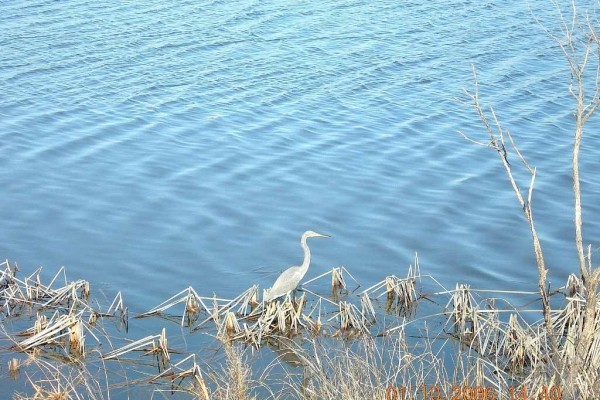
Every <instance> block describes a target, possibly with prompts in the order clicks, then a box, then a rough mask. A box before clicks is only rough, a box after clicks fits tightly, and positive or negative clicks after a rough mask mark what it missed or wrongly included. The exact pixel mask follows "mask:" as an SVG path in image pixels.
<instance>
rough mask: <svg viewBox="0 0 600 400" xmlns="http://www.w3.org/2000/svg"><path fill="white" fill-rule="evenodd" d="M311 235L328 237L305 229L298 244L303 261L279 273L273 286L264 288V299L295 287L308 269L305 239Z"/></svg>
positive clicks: (308, 251)
mask: <svg viewBox="0 0 600 400" xmlns="http://www.w3.org/2000/svg"><path fill="white" fill-rule="evenodd" d="M313 237H329V236H328V235H322V234H320V233H317V232H313V231H306V232H304V234H302V239H300V245H301V246H302V249H303V250H304V261H303V262H302V265H300V266H294V267H290V268H288V269H286V270H285V271H283V272H282V273H281V275H279V278H277V280H276V281H275V283H274V284H273V286H272V287H271V288H270V289H266V290H265V292H264V294H263V300H264V301H271V300H273V299H276V298H278V297H280V296H283V295H284V294H287V293H289V292H290V291H292V290H294V289H296V287H297V286H298V283H300V280H301V279H302V278H303V277H304V274H306V271H308V266H309V264H310V249H309V248H308V245H307V244H306V239H308V238H313Z"/></svg>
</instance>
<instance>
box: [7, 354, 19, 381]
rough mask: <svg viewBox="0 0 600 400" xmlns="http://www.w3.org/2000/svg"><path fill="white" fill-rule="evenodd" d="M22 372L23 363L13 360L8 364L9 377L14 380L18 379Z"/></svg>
mask: <svg viewBox="0 0 600 400" xmlns="http://www.w3.org/2000/svg"><path fill="white" fill-rule="evenodd" d="M20 370H21V362H20V361H19V359H17V358H13V359H11V360H10V361H9V362H8V376H10V377H11V378H12V379H17V378H18V377H19V372H20Z"/></svg>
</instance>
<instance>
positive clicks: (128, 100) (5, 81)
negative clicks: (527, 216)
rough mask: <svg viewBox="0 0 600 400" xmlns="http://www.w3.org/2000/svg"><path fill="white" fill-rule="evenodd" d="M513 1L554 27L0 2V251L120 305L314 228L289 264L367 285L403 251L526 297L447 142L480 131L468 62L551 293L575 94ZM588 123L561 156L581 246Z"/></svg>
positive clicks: (529, 282)
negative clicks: (515, 155) (343, 273)
mask: <svg viewBox="0 0 600 400" xmlns="http://www.w3.org/2000/svg"><path fill="white" fill-rule="evenodd" d="M590 3H592V2H590ZM580 7H581V8H583V7H584V6H583V5H582V6H580ZM532 14H535V15H537V16H539V17H540V19H541V20H542V21H544V22H547V23H549V24H550V25H551V26H552V24H555V23H556V21H557V14H556V10H555V9H554V8H553V6H551V5H550V4H549V2H546V1H532V2H530V4H529V5H528V4H526V3H525V2H522V1H512V0H511V1H466V0H461V1H458V0H450V1H395V0H394V1H388V0H382V1H376V2H368V1H360V0H336V1H318V2H317V1H278V0H273V1H269V0H267V1H249V0H243V1H236V0H232V1H178V2H170V1H167V2H161V3H160V4H152V2H142V1H124V2H114V3H107V4H103V5H99V4H98V3H96V2H92V1H72V2H68V3H65V2H55V1H27V2H24V1H11V2H3V3H1V4H0V46H1V49H2V50H1V52H0V188H2V191H1V195H0V221H1V225H0V258H2V259H3V258H8V259H10V260H12V261H16V262H18V263H19V265H20V267H21V268H22V269H23V270H24V271H31V270H33V269H34V268H37V267H38V266H43V267H44V270H45V273H46V274H48V275H51V274H53V273H54V272H55V271H56V270H57V269H58V268H59V267H60V266H63V265H64V266H66V267H67V271H68V274H69V277H71V278H73V279H75V278H84V279H87V280H89V281H90V282H91V284H92V289H97V288H100V289H102V290H103V291H106V292H108V293H113V294H114V293H115V292H116V291H118V290H121V291H123V295H124V298H125V301H126V302H127V303H128V305H129V306H130V308H131V309H132V310H133V311H134V312H136V311H145V310H147V309H149V308H151V307H152V306H154V305H156V304H158V303H160V302H162V301H163V300H165V299H166V298H168V297H170V296H171V295H173V294H175V293H177V292H179V291H180V290H181V289H183V288H185V287H187V286H193V287H194V288H195V289H196V291H197V292H198V293H200V294H204V295H211V294H212V293H216V294H218V295H219V296H221V297H229V296H232V295H233V294H237V293H239V292H241V291H242V290H244V289H246V288H247V287H249V286H250V285H252V284H253V283H258V284H259V285H260V286H261V288H264V287H268V286H270V285H271V283H272V282H273V280H274V279H275V277H276V274H277V273H278V272H279V271H280V270H281V269H282V268H284V267H287V266H290V265H294V264H298V263H299V262H301V257H302V254H301V249H300V247H299V239H300V235H301V234H302V232H304V231H305V230H307V229H312V230H315V231H318V232H323V233H327V234H329V235H331V236H332V237H331V238H330V239H318V240H313V241H312V242H311V243H310V245H311V248H312V250H313V263H312V265H311V269H310V270H309V272H308V274H307V278H311V277H314V276H317V275H319V274H321V273H323V272H325V271H327V270H329V269H331V268H332V267H334V266H339V265H344V266H346V267H347V268H348V269H349V270H350V271H351V272H352V274H353V275H354V277H356V278H357V280H358V281H360V282H361V283H362V284H363V285H366V286H369V285H371V284H373V283H375V282H377V281H379V280H381V279H383V278H384V277H385V276H386V275H390V274H396V275H404V274H405V273H406V269H407V266H408V265H409V263H410V262H411V261H412V259H413V257H414V253H415V252H418V254H419V258H420V261H421V268H422V271H423V272H424V273H430V274H432V275H434V276H435V277H436V278H437V279H438V280H439V281H441V282H442V283H444V284H445V285H448V286H449V287H454V284H455V283H456V282H465V283H471V284H472V286H474V287H479V288H498V289H519V290H535V286H536V282H537V279H536V274H537V270H536V267H535V260H534V257H533V252H532V248H531V244H530V239H529V231H528V227H527V225H526V223H525V221H524V218H523V216H522V212H521V209H520V207H519V206H518V204H517V202H516V199H515V198H514V194H513V193H512V192H511V188H510V186H509V184H508V182H507V180H506V178H505V175H504V172H503V170H502V168H501V165H500V162H499V160H498V158H497V155H496V153H495V152H493V151H492V150H489V149H486V148H484V147H479V146H476V145H473V144H470V143H469V142H467V141H465V140H464V139H463V138H461V137H460V135H459V134H458V133H457V131H458V130H462V131H464V132H466V133H469V134H471V135H473V137H475V138H481V139H482V140H485V132H484V130H483V129H482V126H481V124H480V123H479V121H478V119H477V115H476V114H475V112H474V111H473V110H472V109H470V108H468V107H465V106H464V105H463V104H460V103H459V102H458V101H457V100H456V99H455V97H457V96H458V97H460V96H462V88H472V87H473V75H472V72H471V64H474V65H475V66H476V68H477V70H478V72H479V83H480V86H481V88H480V90H481V96H482V100H483V102H484V103H486V104H493V105H494V106H495V107H496V110H497V112H498V115H499V116H500V118H501V120H502V121H503V123H504V124H505V126H506V127H507V128H509V129H510V130H511V132H512V133H513V135H514V136H515V138H516V139H517V140H518V142H519V143H520V144H521V149H522V151H523V152H524V153H525V154H526V156H527V157H528V158H529V160H530V162H531V164H532V165H534V166H536V167H537V168H538V177H537V180H536V188H537V190H536V192H535V196H534V212H535V218H536V220H537V223H538V226H537V228H538V231H539V233H540V234H541V238H542V240H543V243H542V244H543V246H544V250H545V252H546V258H547V263H548V266H549V268H550V279H551V281H552V285H553V287H557V286H560V285H562V284H563V283H564V281H565V279H566V277H567V275H568V274H569V273H570V272H571V271H575V270H576V265H577V262H576V257H575V249H574V245H573V242H574V241H573V235H574V233H573V227H572V194H571V190H570V185H571V181H570V148H571V143H572V131H573V129H572V127H573V117H572V110H573V107H574V102H573V100H572V99H571V98H570V97H569V94H568V84H569V72H568V69H567V64H566V62H565V60H564V57H563V55H562V53H561V52H560V49H559V48H558V46H557V45H556V44H555V42H553V41H552V39H550V38H549V37H548V36H547V35H546V34H545V33H544V31H543V30H542V29H541V28H540V26H539V25H538V24H537V23H536V22H535V21H534V18H533V16H532ZM552 28H553V29H554V27H552ZM599 127H600V124H599V123H598V122H597V120H592V121H590V123H589V125H588V127H587V131H586V137H585V139H584V144H583V148H582V169H583V171H582V173H583V183H582V184H583V189H584V199H583V201H584V219H585V223H586V225H585V226H584V233H585V234H586V241H587V242H590V243H592V245H593V246H594V247H593V248H594V253H595V254H597V253H598V244H599V243H600V221H599V219H598V216H599V215H600V174H598V169H599V166H600V165H599V163H600V160H599V158H598V156H597V151H596V148H597V144H598V142H599V140H600V137H599V135H600V134H599V132H600V130H599V129H598V128H599ZM517 164H518V162H517V161H516V160H514V165H517ZM527 183H528V180H527V179H524V180H523V181H522V182H521V184H522V186H523V187H526V186H527ZM598 259H599V258H597V259H596V260H598Z"/></svg>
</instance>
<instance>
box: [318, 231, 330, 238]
mask: <svg viewBox="0 0 600 400" xmlns="http://www.w3.org/2000/svg"><path fill="white" fill-rule="evenodd" d="M315 233H316V234H317V235H319V236H317V237H331V236H329V235H324V234H322V233H317V232H315Z"/></svg>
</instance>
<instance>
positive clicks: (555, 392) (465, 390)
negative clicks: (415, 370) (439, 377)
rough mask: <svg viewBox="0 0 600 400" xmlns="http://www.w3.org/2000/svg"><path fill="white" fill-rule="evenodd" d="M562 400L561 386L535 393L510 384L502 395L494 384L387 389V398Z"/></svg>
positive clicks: (407, 399)
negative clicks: (446, 390) (448, 388)
mask: <svg viewBox="0 0 600 400" xmlns="http://www.w3.org/2000/svg"><path fill="white" fill-rule="evenodd" d="M501 398H502V399H508V400H561V399H562V391H561V390H560V387H559V386H556V385H552V386H543V387H542V388H541V389H540V390H537V391H536V392H535V393H530V392H529V391H528V390H527V388H526V387H524V386H519V387H516V386H509V387H508V388H507V389H506V390H505V391H504V392H503V393H502V397H501V396H500V393H499V392H498V390H497V389H496V388H495V387H493V386H462V385H453V386H452V387H451V390H450V392H444V390H443V389H442V388H440V386H437V385H421V386H419V387H418V388H410V387H408V386H388V387H387V388H386V389H385V400H500V399H501Z"/></svg>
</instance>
